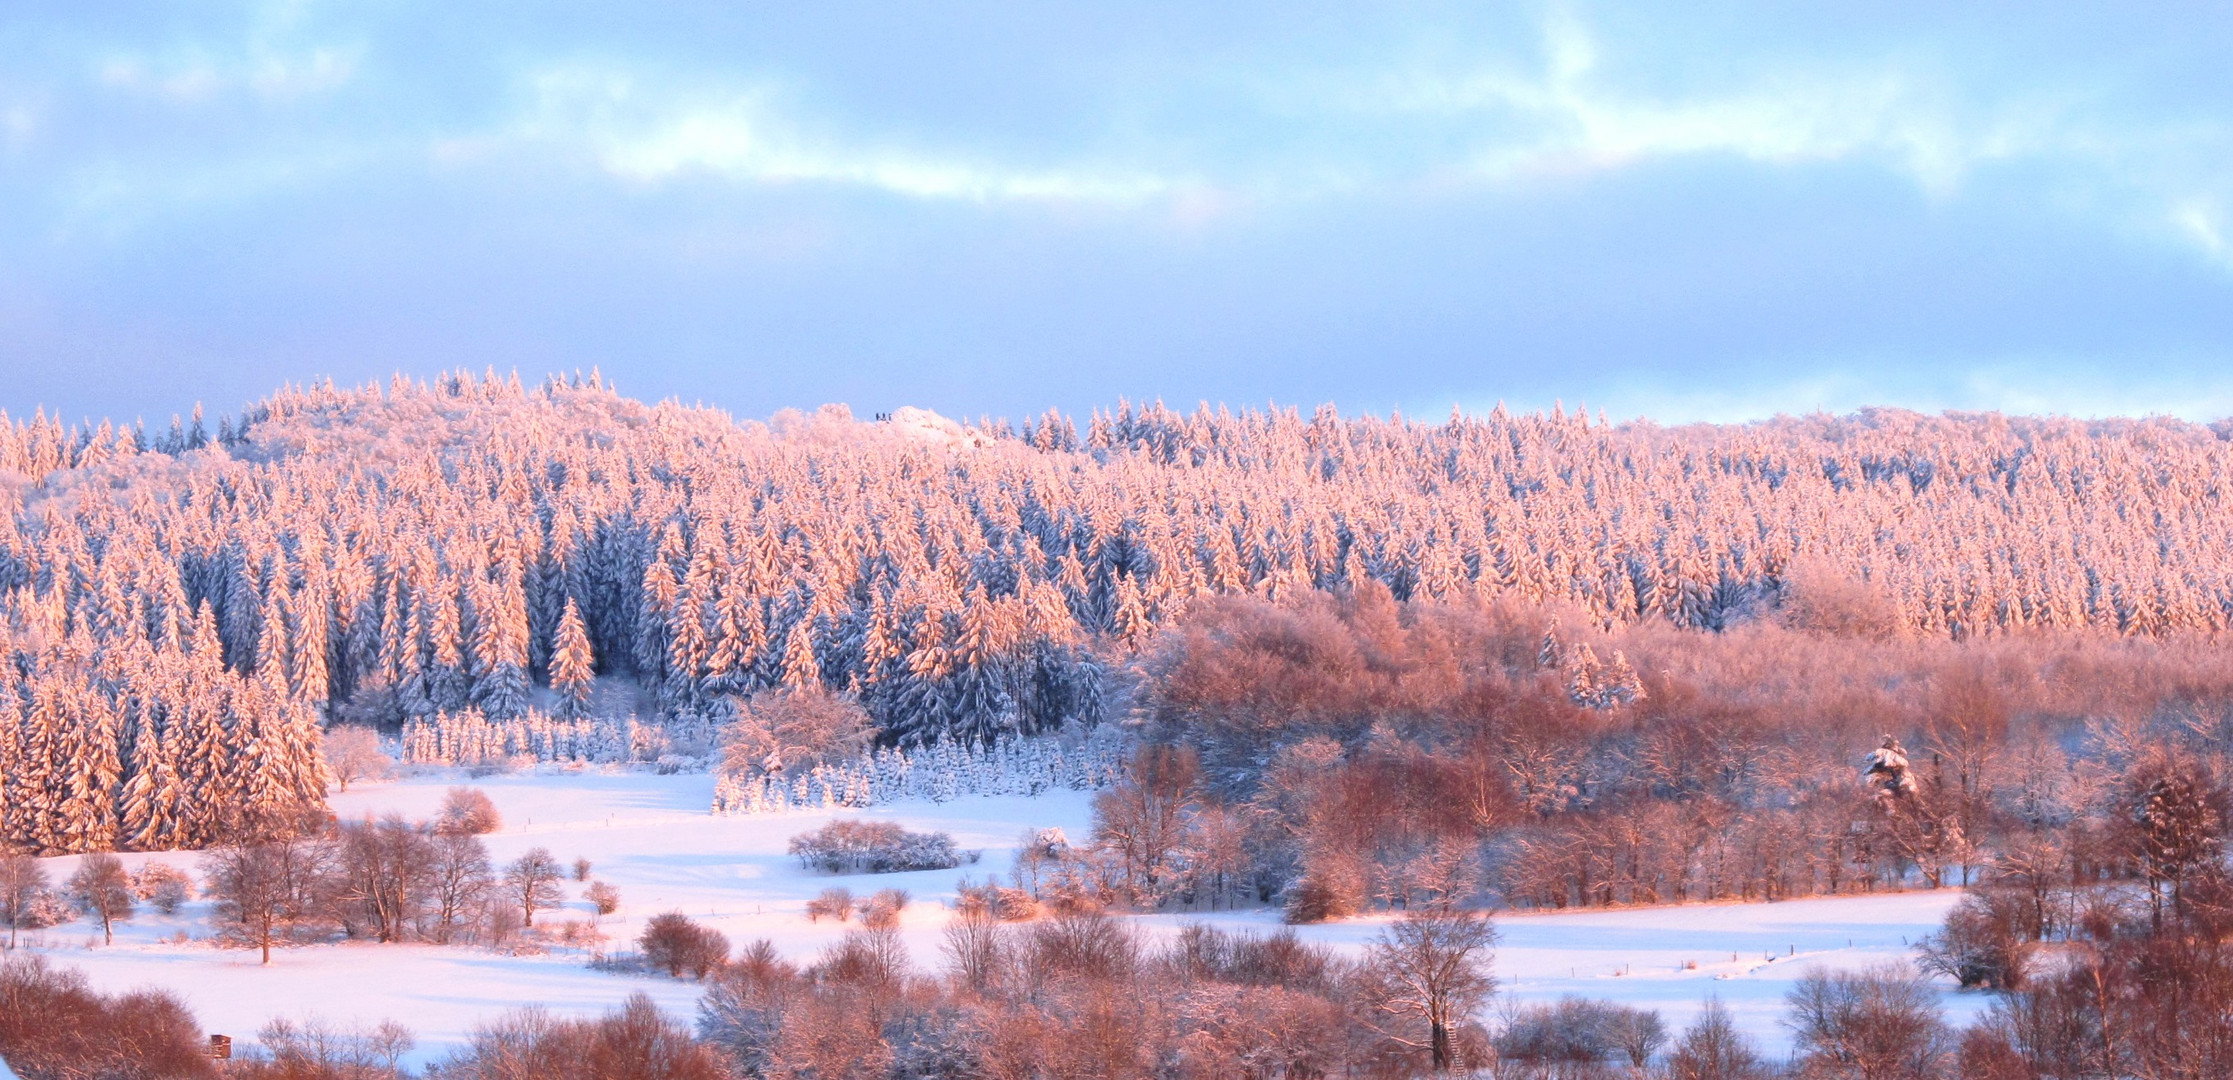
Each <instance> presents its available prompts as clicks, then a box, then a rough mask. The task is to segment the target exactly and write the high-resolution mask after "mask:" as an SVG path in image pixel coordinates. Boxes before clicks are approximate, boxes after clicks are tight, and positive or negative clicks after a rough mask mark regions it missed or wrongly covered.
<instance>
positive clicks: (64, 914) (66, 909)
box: [15, 888, 78, 930]
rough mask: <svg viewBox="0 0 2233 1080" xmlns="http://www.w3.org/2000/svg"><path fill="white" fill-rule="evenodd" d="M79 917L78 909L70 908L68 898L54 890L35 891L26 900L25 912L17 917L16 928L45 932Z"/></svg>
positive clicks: (19, 913)
mask: <svg viewBox="0 0 2233 1080" xmlns="http://www.w3.org/2000/svg"><path fill="white" fill-rule="evenodd" d="M77 917H78V913H77V909H76V908H73V907H71V906H70V901H69V899H68V898H66V897H64V896H63V895H62V894H61V893H59V892H56V891H55V890H53V889H47V888H40V889H34V890H32V891H31V893H30V894H29V895H28V896H27V897H26V898H25V900H24V902H23V910H22V911H20V912H18V913H17V914H16V917H15V927H16V928H17V929H21V930H44V929H46V928H47V927H50V926H60V925H62V924H63V923H66V922H69V921H70V920H72V919H75V918H77Z"/></svg>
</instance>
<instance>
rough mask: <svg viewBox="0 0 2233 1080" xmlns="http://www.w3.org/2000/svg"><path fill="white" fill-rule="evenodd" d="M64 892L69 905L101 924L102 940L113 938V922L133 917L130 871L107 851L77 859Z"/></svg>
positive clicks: (109, 940)
mask: <svg viewBox="0 0 2233 1080" xmlns="http://www.w3.org/2000/svg"><path fill="white" fill-rule="evenodd" d="M62 890H63V895H64V896H66V897H68V898H69V901H70V903H71V905H72V906H74V907H76V908H77V909H78V910H79V911H82V912H84V913H85V914H87V915H89V916H91V917H92V918H93V920H94V921H96V922H98V923H100V924H101V940H102V941H103V942H106V943H108V944H115V942H116V924H117V923H118V922H121V921H123V920H125V919H129V918H131V917H132V907H133V901H134V899H136V898H135V897H134V896H133V895H132V875H131V874H129V873H127V872H126V871H125V869H124V863H123V861H122V860H119V859H118V858H117V857H116V856H114V855H110V854H108V853H106V852H95V853H94V854H91V855H87V856H85V857H84V858H83V859H81V860H79V861H78V868H77V869H76V870H75V871H73V872H71V874H70V878H69V880H68V881H66V882H64V883H63V886H62Z"/></svg>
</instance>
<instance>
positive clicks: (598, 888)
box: [587, 881, 620, 915]
mask: <svg viewBox="0 0 2233 1080" xmlns="http://www.w3.org/2000/svg"><path fill="white" fill-rule="evenodd" d="M587 897H588V900H589V904H590V906H591V907H594V908H596V909H597V914H599V915H610V914H612V913H613V912H615V911H619V910H620V890H619V889H617V888H614V887H613V885H612V883H611V882H606V881H593V882H590V884H589V892H588V893H587Z"/></svg>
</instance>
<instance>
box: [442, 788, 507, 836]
mask: <svg viewBox="0 0 2233 1080" xmlns="http://www.w3.org/2000/svg"><path fill="white" fill-rule="evenodd" d="M503 823H504V819H503V817H502V816H501V815H499V814H498V813H497V812H496V803H495V802H494V801H493V800H491V799H490V798H489V797H488V792H485V791H482V790H481V789H479V788H467V787H454V788H451V789H450V792H449V794H448V795H445V796H443V798H442V811H441V813H439V814H437V815H435V819H434V824H435V827H436V828H438V829H441V830H443V831H445V832H456V833H468V834H471V835H476V836H478V835H480V834H483V833H492V832H495V831H496V829H497V827H498V826H500V825H502V824H503Z"/></svg>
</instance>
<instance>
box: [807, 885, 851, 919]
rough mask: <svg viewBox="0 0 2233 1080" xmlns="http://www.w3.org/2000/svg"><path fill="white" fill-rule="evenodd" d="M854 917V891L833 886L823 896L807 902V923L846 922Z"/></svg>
mask: <svg viewBox="0 0 2233 1080" xmlns="http://www.w3.org/2000/svg"><path fill="white" fill-rule="evenodd" d="M852 917H853V890H851V889H847V888H842V887H839V886H834V885H833V886H831V887H829V888H827V889H824V890H822V895H820V896H817V897H815V898H814V899H812V900H809V901H807V902H806V921H808V922H821V921H822V920H824V919H836V920H837V921H839V922H846V921H848V920H850V919H852Z"/></svg>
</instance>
